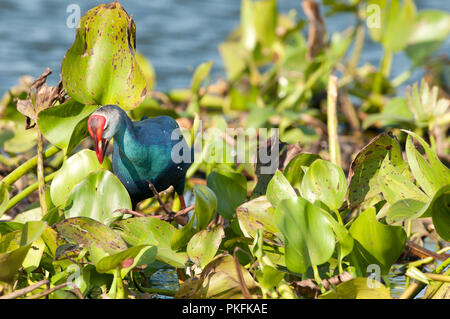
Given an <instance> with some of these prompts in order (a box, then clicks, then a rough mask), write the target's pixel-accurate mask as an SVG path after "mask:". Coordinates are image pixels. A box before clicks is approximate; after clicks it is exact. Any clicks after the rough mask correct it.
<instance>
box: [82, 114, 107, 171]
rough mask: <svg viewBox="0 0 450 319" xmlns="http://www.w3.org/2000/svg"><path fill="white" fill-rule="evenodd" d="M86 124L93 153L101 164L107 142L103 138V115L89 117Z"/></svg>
mask: <svg viewBox="0 0 450 319" xmlns="http://www.w3.org/2000/svg"><path fill="white" fill-rule="evenodd" d="M87 124H88V130H89V134H91V137H92V138H93V139H94V146H95V153H96V154H97V158H98V161H99V162H100V164H101V163H103V157H104V156H105V152H106V148H107V147H108V142H109V141H108V140H107V139H105V138H103V130H104V128H105V124H106V118H105V117H104V116H103V115H91V116H90V117H89V119H88V123H87Z"/></svg>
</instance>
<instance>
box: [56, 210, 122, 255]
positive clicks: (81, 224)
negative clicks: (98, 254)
mask: <svg viewBox="0 0 450 319" xmlns="http://www.w3.org/2000/svg"><path fill="white" fill-rule="evenodd" d="M55 229H56V231H57V232H58V234H59V235H61V236H62V237H63V238H64V239H65V240H67V241H68V242H69V243H73V244H76V245H79V246H81V247H86V248H89V247H91V245H93V244H95V245H96V246H98V247H100V248H101V249H102V250H103V251H105V252H106V253H108V254H114V253H118V252H120V251H122V250H125V249H127V245H126V244H125V242H124V241H123V239H122V238H121V237H120V236H119V234H118V233H116V232H115V231H113V230H112V229H111V228H109V227H108V226H106V225H104V224H102V223H100V222H98V221H96V220H94V219H92V218H89V217H73V218H67V219H65V220H63V221H61V222H59V223H57V224H56V225H55Z"/></svg>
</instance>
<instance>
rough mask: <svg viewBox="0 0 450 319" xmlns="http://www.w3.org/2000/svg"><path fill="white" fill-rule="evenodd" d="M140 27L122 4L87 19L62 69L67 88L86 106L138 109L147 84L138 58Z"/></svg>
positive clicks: (101, 8) (95, 11)
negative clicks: (110, 105)
mask: <svg viewBox="0 0 450 319" xmlns="http://www.w3.org/2000/svg"><path fill="white" fill-rule="evenodd" d="M135 52H136V26H135V23H134V21H133V20H132V19H131V18H130V16H129V15H128V13H127V12H126V11H125V10H124V9H123V7H122V6H121V5H120V3H118V2H112V3H109V4H101V5H99V6H97V7H95V8H93V9H91V10H89V11H88V12H87V13H85V14H84V15H83V17H82V18H81V20H80V26H79V28H78V29H77V33H76V38H75V42H74V43H73V45H72V47H71V48H70V49H69V50H68V51H67V52H66V55H65V57H64V60H63V62H62V65H61V71H62V72H61V75H62V80H63V85H64V88H65V89H66V91H67V93H68V94H69V95H70V96H71V97H72V98H74V99H75V100H77V101H79V102H81V103H83V104H97V105H106V104H116V105H119V106H121V107H122V108H124V109H126V110H130V109H133V108H135V107H137V106H138V105H139V104H141V102H142V101H143V99H144V98H145V95H146V93H147V88H146V86H147V82H146V79H145V76H144V74H143V73H142V71H141V69H140V67H139V64H138V62H137V61H136V58H135V56H134V55H135Z"/></svg>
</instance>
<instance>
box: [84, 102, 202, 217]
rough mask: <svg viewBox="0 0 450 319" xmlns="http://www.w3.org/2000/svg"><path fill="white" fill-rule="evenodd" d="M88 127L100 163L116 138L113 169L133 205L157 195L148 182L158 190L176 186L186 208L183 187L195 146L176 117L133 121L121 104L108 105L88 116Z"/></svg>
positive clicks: (182, 204)
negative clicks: (187, 141)
mask: <svg viewBox="0 0 450 319" xmlns="http://www.w3.org/2000/svg"><path fill="white" fill-rule="evenodd" d="M88 130H89V134H90V135H91V137H92V138H93V140H94V143H95V152H96V153H97V158H98V160H99V162H100V163H102V162H103V157H104V155H105V151H106V148H107V146H108V143H109V141H110V139H112V138H114V150H113V160H112V164H113V165H112V166H113V172H114V174H115V175H116V176H117V177H118V178H119V180H120V181H121V182H122V184H123V185H124V186H125V188H126V189H127V190H128V193H129V194H130V198H131V202H132V204H133V209H135V208H136V205H137V203H139V202H140V201H142V200H144V199H146V198H149V197H153V196H154V193H153V192H152V191H151V189H150V188H149V184H148V182H151V183H152V184H153V185H154V186H155V188H156V190H157V191H158V192H160V191H163V190H165V189H167V188H168V187H170V186H173V187H174V189H175V191H176V192H177V194H178V195H179V198H180V204H181V209H184V208H186V205H185V202H184V197H183V191H184V184H185V178H186V171H187V169H188V168H189V166H190V165H191V163H192V162H193V148H189V146H188V145H187V143H186V141H185V139H184V138H183V135H182V134H181V130H180V128H179V126H178V124H177V122H176V121H175V120H174V119H173V118H171V117H169V116H157V117H153V118H149V119H143V120H141V121H132V120H131V119H130V118H129V117H128V115H127V114H126V113H125V111H124V110H122V109H121V108H120V107H118V106H116V105H105V106H102V107H100V108H98V109H97V110H96V111H95V112H94V113H92V115H91V116H90V117H89V119H88ZM183 152H189V153H188V154H186V153H185V154H183ZM186 155H189V156H186Z"/></svg>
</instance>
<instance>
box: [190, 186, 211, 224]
mask: <svg viewBox="0 0 450 319" xmlns="http://www.w3.org/2000/svg"><path fill="white" fill-rule="evenodd" d="M193 192H194V196H195V216H196V218H197V227H198V229H205V228H206V226H208V224H209V222H210V221H211V220H212V219H213V217H214V215H215V213H216V209H217V197H216V195H215V194H214V192H213V191H212V190H211V189H209V188H208V187H207V186H205V185H196V186H195V187H194V190H193Z"/></svg>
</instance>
